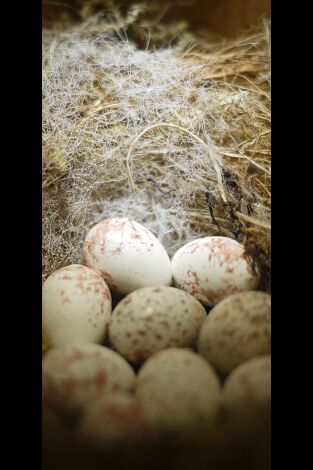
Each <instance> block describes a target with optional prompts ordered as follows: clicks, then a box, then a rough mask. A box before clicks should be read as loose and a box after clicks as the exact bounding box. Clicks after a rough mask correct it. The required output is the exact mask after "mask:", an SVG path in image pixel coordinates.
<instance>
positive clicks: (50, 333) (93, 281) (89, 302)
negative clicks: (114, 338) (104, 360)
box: [42, 264, 112, 346]
mask: <svg viewBox="0 0 313 470" xmlns="http://www.w3.org/2000/svg"><path fill="white" fill-rule="evenodd" d="M111 310H112V301H111V294H110V291H109V288H108V286H107V284H106V283H105V281H104V280H103V278H102V277H101V276H100V275H99V274H97V273H95V272H94V271H92V270H91V269H89V268H87V267H86V266H82V265H79V264H73V265H71V266H66V267H65V268H61V269H58V270H57V271H55V272H54V273H53V274H51V275H50V276H49V277H48V279H47V280H46V281H45V283H44V284H43V288H42V327H43V329H44V331H45V334H46V336H47V337H48V338H49V344H50V345H51V346H65V345H68V344H73V343H79V342H88V343H89V342H90V343H101V342H102V341H103V340H104V339H105V337H106V333H107V325H108V321H109V318H110V314H111Z"/></svg>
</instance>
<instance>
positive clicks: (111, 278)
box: [83, 218, 172, 294]
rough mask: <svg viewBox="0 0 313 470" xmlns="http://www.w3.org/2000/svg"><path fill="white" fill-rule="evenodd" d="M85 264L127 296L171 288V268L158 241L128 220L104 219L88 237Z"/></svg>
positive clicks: (135, 223)
mask: <svg viewBox="0 0 313 470" xmlns="http://www.w3.org/2000/svg"><path fill="white" fill-rule="evenodd" d="M83 254H84V263H85V265H86V266H88V267H90V268H92V269H95V270H97V271H99V272H100V273H101V275H102V276H103V277H104V279H105V280H106V282H107V283H108V285H109V287H110V289H112V290H114V291H115V292H118V293H120V294H128V293H130V292H132V291H134V290H136V289H139V288H141V287H146V286H154V285H164V286H167V285H170V284H171V280H172V268H171V262H170V259H169V257H168V254H167V252H166V250H165V248H164V247H163V245H162V244H161V243H160V242H159V240H158V239H157V238H156V237H155V236H154V235H153V234H152V233H151V232H150V231H149V230H147V229H146V228H145V227H143V226H142V225H140V224H138V223H137V222H135V221H133V220H130V219H127V218H111V219H105V220H103V221H102V222H100V223H99V224H97V225H96V226H95V227H93V228H92V229H91V230H90V231H89V232H88V234H87V236H86V239H85V243H84V247H83Z"/></svg>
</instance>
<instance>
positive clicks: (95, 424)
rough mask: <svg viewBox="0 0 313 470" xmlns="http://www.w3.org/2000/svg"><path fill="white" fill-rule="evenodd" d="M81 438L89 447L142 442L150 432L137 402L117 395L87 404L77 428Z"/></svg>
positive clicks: (131, 398)
mask: <svg viewBox="0 0 313 470" xmlns="http://www.w3.org/2000/svg"><path fill="white" fill-rule="evenodd" d="M79 434H80V436H81V437H82V438H83V439H84V440H85V441H86V442H87V443H88V444H90V445H95V446H101V447H102V445H105V444H110V445H111V444H113V443H126V444H129V443H130V442H132V443H133V442H134V441H138V440H140V442H143V441H144V440H146V439H147V437H149V436H150V435H152V428H151V425H150V424H149V421H148V419H147V417H146V416H145V412H144V408H143V406H142V405H141V403H140V401H139V400H138V398H136V397H134V396H132V395H130V394H127V393H121V392H117V393H114V394H111V395H106V396H104V397H102V398H101V399H99V400H96V401H94V402H92V403H90V404H88V405H87V406H86V408H85V410H84V413H83V416H82V418H81V422H80V425H79Z"/></svg>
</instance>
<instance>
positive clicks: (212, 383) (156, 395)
mask: <svg viewBox="0 0 313 470" xmlns="http://www.w3.org/2000/svg"><path fill="white" fill-rule="evenodd" d="M136 396H138V397H139V398H140V399H141V401H142V403H143V406H144V407H145V410H146V413H147V414H148V415H149V419H150V420H151V423H152V422H153V423H154V425H155V426H156V427H159V428H160V429H164V430H174V429H175V431H177V432H179V431H180V430H181V431H184V432H185V431H187V430H189V429H192V428H194V427H195V426H196V427H198V426H202V425H204V424H206V423H209V422H214V421H215V420H216V419H217V416H218V412H219V409H220V402H221V390H220V383H219V380H218V378H217V376H216V374H215V372H214V370H213V368H212V367H211V366H210V365H209V364H208V363H207V362H206V361H205V360H204V359H203V358H202V357H201V356H199V355H198V354H196V353H194V352H192V351H191V350H188V349H178V348H169V349H166V350H163V351H160V352H158V353H155V354H154V355H153V356H151V357H150V358H149V359H148V360H147V361H146V362H145V363H144V364H143V366H142V367H141V369H140V370H139V373H138V376H137V382H136Z"/></svg>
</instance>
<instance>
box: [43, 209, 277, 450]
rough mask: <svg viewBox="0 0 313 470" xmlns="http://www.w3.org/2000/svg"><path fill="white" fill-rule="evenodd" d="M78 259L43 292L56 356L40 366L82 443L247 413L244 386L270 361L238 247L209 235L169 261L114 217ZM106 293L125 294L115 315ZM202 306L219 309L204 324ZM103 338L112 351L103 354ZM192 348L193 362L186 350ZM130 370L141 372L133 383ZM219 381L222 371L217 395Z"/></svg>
mask: <svg viewBox="0 0 313 470" xmlns="http://www.w3.org/2000/svg"><path fill="white" fill-rule="evenodd" d="M83 258H84V263H85V266H82V265H71V266H67V267H65V268H61V269H59V270H57V271H55V272H54V273H53V274H52V275H51V276H49V278H48V279H47V280H46V281H45V283H44V285H43V330H44V332H45V333H46V334H47V337H48V343H49V345H51V346H52V348H53V349H52V350H50V351H48V352H47V353H46V355H45V356H44V359H43V392H44V393H43V396H44V400H45V402H46V403H48V404H49V405H52V406H53V407H55V408H57V409H59V410H63V411H67V412H69V411H70V412H73V411H75V413H77V411H79V412H80V415H81V419H80V425H79V433H80V435H81V436H82V437H84V439H86V440H87V441H88V440H89V441H90V442H91V443H93V444H96V443H100V444H101V443H102V442H111V441H112V440H113V441H115V440H116V439H117V440H119V439H124V440H129V439H130V438H135V439H136V438H139V439H143V437H144V436H148V435H150V434H149V433H151V431H152V430H154V431H155V430H158V431H160V430H171V429H172V430H173V429H174V430H175V432H180V429H188V428H193V427H197V426H199V425H201V423H202V424H205V423H214V422H215V420H216V418H217V417H218V413H219V410H220V406H221V403H222V401H223V403H224V407H225V409H226V411H227V413H229V416H231V415H233V414H235V413H236V412H237V414H238V413H240V409H243V410H244V408H245V402H246V397H245V393H246V390H244V388H242V383H243V379H242V377H246V376H249V377H252V378H251V387H252V388H253V387H256V386H257V385H256V384H258V383H259V382H260V380H261V381H262V380H263V382H264V381H265V382H266V381H267V382H266V384H267V383H268V380H269V379H268V377H269V374H270V372H269V367H268V359H266V358H263V359H262V360H263V362H262V361H261V360H260V361H258V360H255V361H254V358H255V357H256V356H260V355H267V354H270V296H269V295H268V294H265V293H262V292H255V291H253V290H254V289H256V288H257V287H258V285H259V281H260V274H259V271H258V268H257V267H255V266H254V265H253V261H252V259H251V258H250V257H249V256H247V255H246V254H245V251H244V247H243V246H242V245H240V244H239V243H237V242H236V241H234V240H231V239H228V238H225V237H206V238H202V239H199V240H194V241H193V242H190V243H188V244H186V245H185V246H183V247H182V248H180V249H179V250H178V251H177V252H176V254H175V255H174V257H173V259H172V261H170V259H169V257H168V255H167V253H166V250H165V248H164V247H163V246H162V245H161V244H160V243H159V241H158V240H157V238H156V237H155V236H154V235H153V234H152V233H151V232H149V231H148V230H147V229H145V228H144V227H143V226H141V225H140V224H138V223H137V222H135V221H131V220H129V219H127V218H112V219H106V220H103V221H102V222H100V223H99V224H97V225H96V226H95V227H93V228H92V229H91V230H90V231H89V232H88V234H87V236H86V239H85V243H84V247H83ZM172 273H173V280H174V283H175V286H176V287H170V285H171V282H172ZM109 288H110V290H111V291H112V292H116V293H118V294H123V295H126V296H125V297H124V298H123V299H122V300H121V301H120V302H119V303H118V304H117V306H116V307H115V309H114V310H113V312H111V310H112V301H111V294H110V290H109ZM245 291H247V292H245ZM200 302H201V303H200ZM202 304H204V305H208V306H214V305H215V307H214V308H213V309H212V310H211V312H210V314H209V315H208V316H207V315H206V312H205V309H204V307H203V305H202ZM107 338H109V339H110V343H111V345H112V346H113V348H114V349H115V350H116V352H115V351H113V350H111V349H108V348H106V347H104V346H102V345H100V344H104V341H105V340H106V339H107ZM92 343H94V344H92ZM96 343H99V344H96ZM194 347H197V349H198V354H196V353H195V352H193V351H191V350H188V349H186V348H194ZM127 361H129V362H130V363H132V364H136V365H141V368H140V370H139V373H138V375H137V377H136V375H135V373H134V371H133V369H132V367H131V366H130V364H129V363H128V362H127ZM245 361H248V362H245ZM250 361H251V363H250ZM142 364H143V365H142ZM262 364H263V365H262ZM215 371H217V372H219V373H221V374H222V375H223V374H224V375H225V374H226V375H227V374H229V373H230V375H228V378H227V380H226V383H225V385H224V387H223V388H222V389H221V386H220V383H219V379H218V376H217V373H216V372H215ZM254 377H255V378H254ZM249 380H250V379H249ZM249 387H250V385H249ZM266 387H267V388H268V386H267V385H266ZM266 387H265V388H266ZM267 388H266V390H267ZM249 390H250V389H249ZM249 393H250V392H249ZM264 393H265V395H266V393H267V392H264ZM266 397H267V395H266ZM266 397H265V398H264V397H263V398H264V400H263V402H266V400H267V402H266V403H268V399H267V398H266ZM236 400H237V401H236ZM250 405H251V407H250V408H249V410H250V411H249V412H250V414H251V413H252V414H253V407H254V406H257V404H256V403H253V402H251V403H250ZM236 410H237V411H236ZM238 410H239V411H238Z"/></svg>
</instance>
